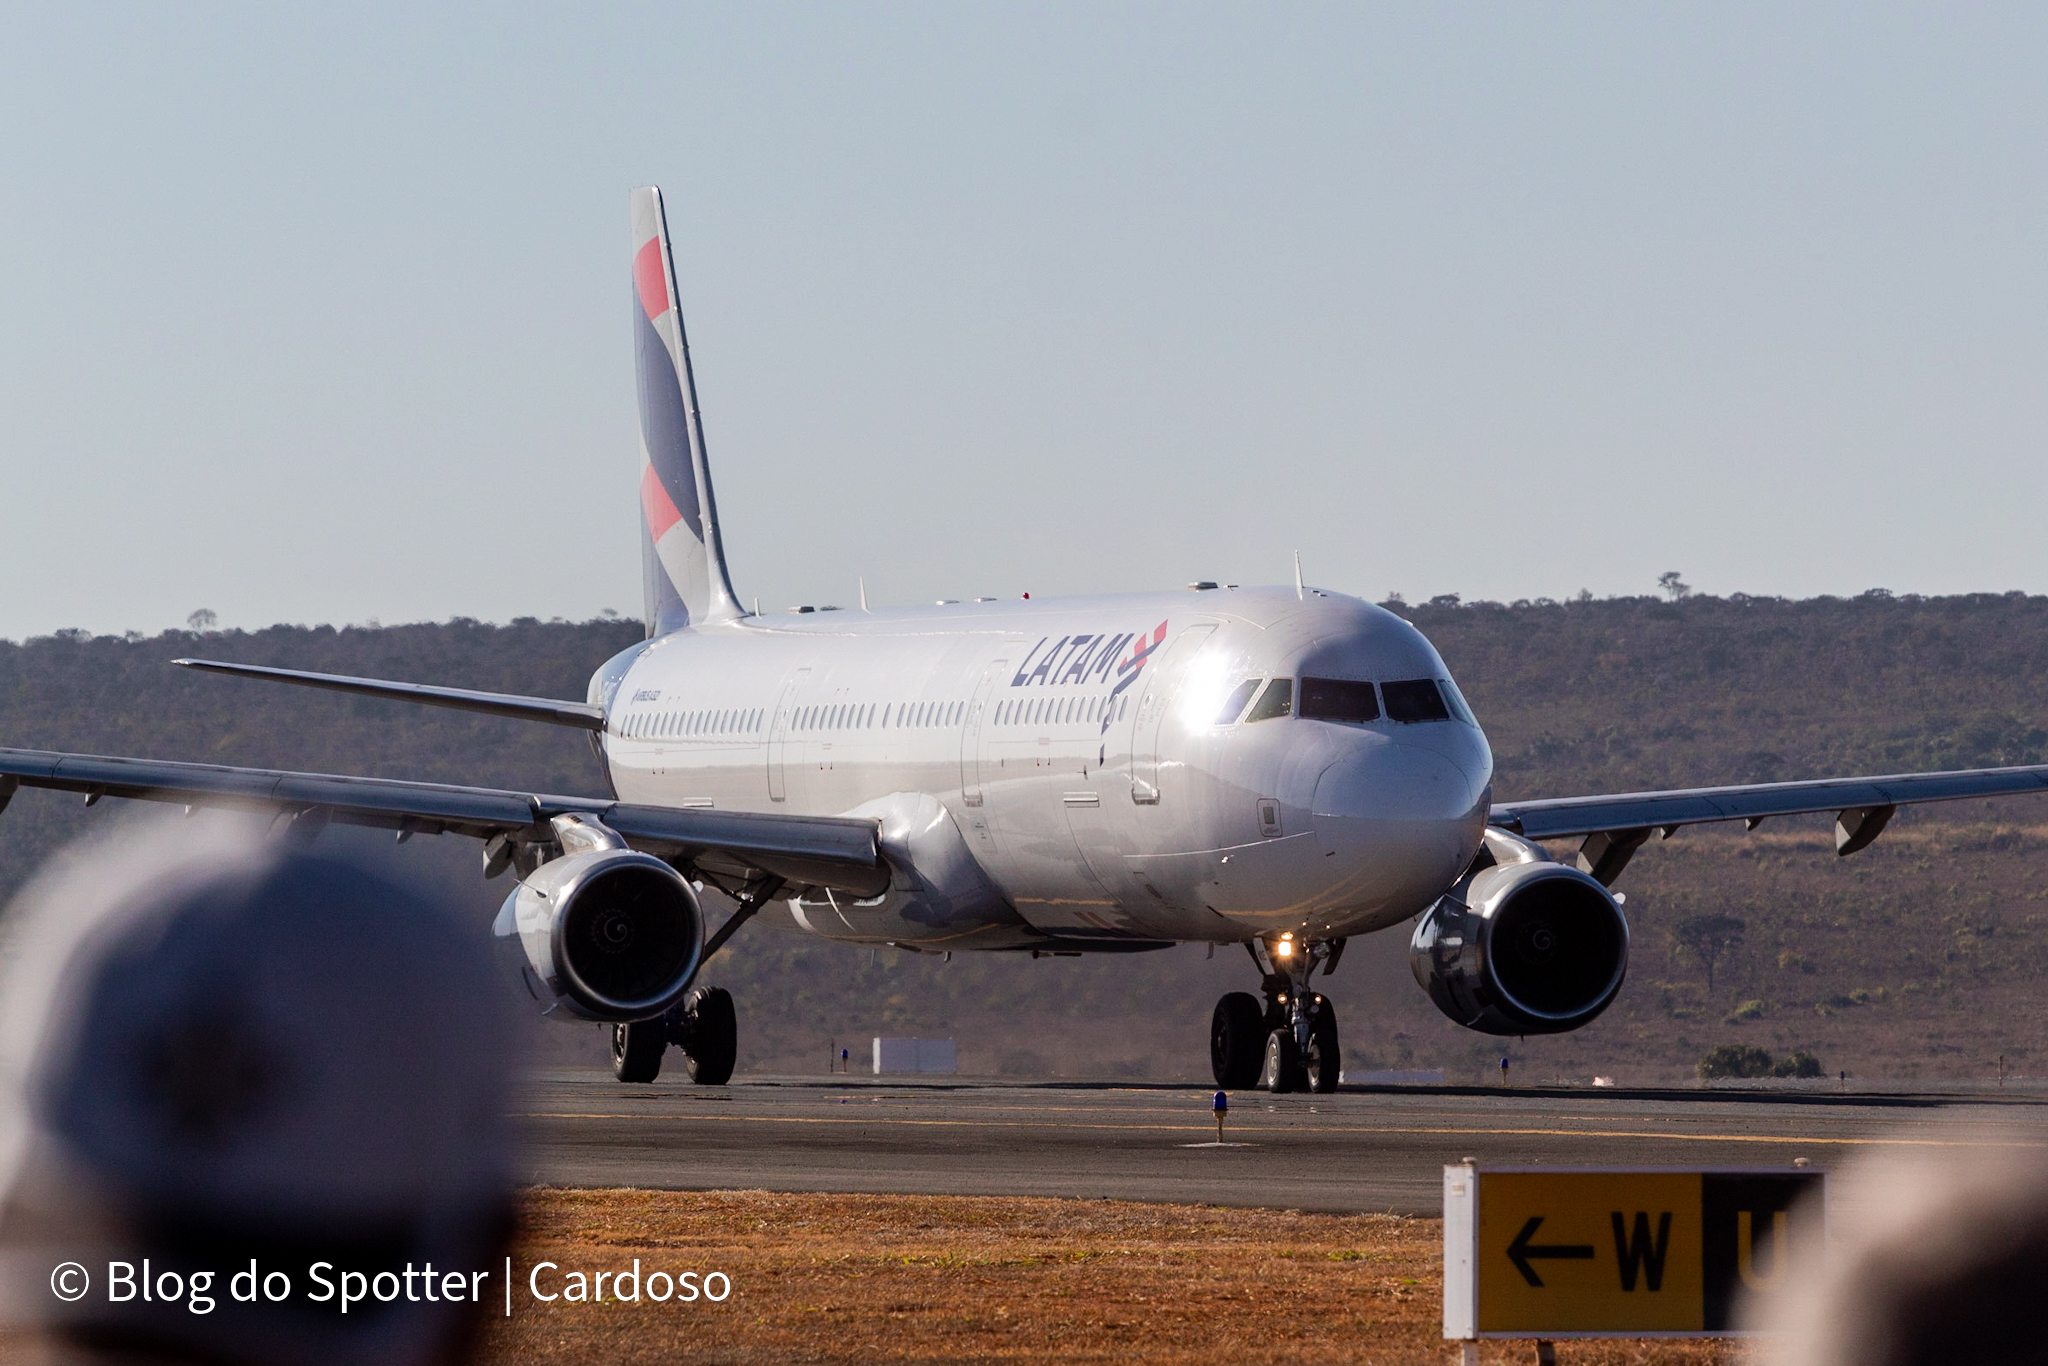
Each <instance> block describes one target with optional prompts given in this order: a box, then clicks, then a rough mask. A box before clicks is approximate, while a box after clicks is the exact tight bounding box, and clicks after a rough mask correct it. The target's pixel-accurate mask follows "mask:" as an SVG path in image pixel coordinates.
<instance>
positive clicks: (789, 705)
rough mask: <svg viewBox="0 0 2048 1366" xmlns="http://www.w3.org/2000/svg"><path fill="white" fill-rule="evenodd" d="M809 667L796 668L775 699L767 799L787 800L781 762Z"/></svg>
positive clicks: (807, 676) (770, 740)
mask: <svg viewBox="0 0 2048 1366" xmlns="http://www.w3.org/2000/svg"><path fill="white" fill-rule="evenodd" d="M810 676H811V671H810V670H809V669H798V670H797V671H796V672H795V673H794V674H791V675H790V678H789V681H788V682H787V683H784V684H783V685H782V696H781V697H779V698H777V699H776V701H775V719H774V721H773V723H772V724H771V728H770V729H769V732H768V800H769V801H771V802H780V801H787V800H788V797H789V792H788V789H787V788H786V787H785V786H784V785H783V763H784V760H785V758H786V757H787V755H788V752H789V723H790V718H791V716H792V715H793V713H794V712H795V711H796V699H797V696H798V694H800V693H801V692H802V691H803V686H804V684H805V683H806V682H808V681H809V680H810Z"/></svg>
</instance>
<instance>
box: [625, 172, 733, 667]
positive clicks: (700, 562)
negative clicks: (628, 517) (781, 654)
mask: <svg viewBox="0 0 2048 1366" xmlns="http://www.w3.org/2000/svg"><path fill="white" fill-rule="evenodd" d="M633 335H634V347H633V350H634V356H635V362H636V364H637V366H638V368H639V374H640V452H641V457H642V463H641V467H640V530H641V536H642V540H641V544H640V563H641V576H642V579H643V581H644V587H645V590H646V616H647V634H648V635H650V636H657V635H665V634H667V633H668V632H670V631H676V630H680V629H682V628H683V627H685V626H689V625H692V624H697V625H702V624H704V623H706V622H714V621H731V620H732V619H734V618H735V617H740V616H744V615H745V613H743V612H742V611H741V610H740V605H739V600H738V599H737V598H736V597H735V596H734V595H733V591H732V580H731V579H730V578H729V577H728V576H727V574H726V572H725V547H724V546H723V545H721V544H720V542H719V538H718V504H717V502H716V501H715V500H714V499H713V498H712V496H711V466H710V465H709V463H708V462H707V461H706V459H705V455H704V423H703V420H702V418H701V416H700V415H699V413H698V411H697V381H696V378H695V376H693V375H692V374H691V373H690V343H689V339H688V337H687V336H685V334H684V332H683V313H682V308H681V305H680V303H679V297H678V295H677V292H676V268H675V258H674V256H673V255H672V254H671V252H670V251H669V241H668V219H667V216H666V214H664V213H663V211H662V204H661V191H660V190H658V189H655V188H653V187H651V186H650V187H649V188H647V189H644V190H635V191H633Z"/></svg>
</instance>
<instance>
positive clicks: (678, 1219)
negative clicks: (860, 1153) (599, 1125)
mask: <svg viewBox="0 0 2048 1366" xmlns="http://www.w3.org/2000/svg"><path fill="white" fill-rule="evenodd" d="M1441 1228H1442V1226H1441V1225H1440V1224H1439V1223H1438V1222H1437V1221H1435V1220H1426V1219H1405V1218H1399V1217H1396V1216H1392V1215H1380V1214H1360V1215H1322V1214H1294V1213H1288V1212H1284V1211H1276V1210H1244V1209H1222V1208H1215V1207H1207V1206H1172V1205H1141V1204H1132V1203H1126V1202H1121V1201H1111V1200H1088V1201H1075V1200H1037V1199H1007V1198H990V1197H974V1198H960V1197H952V1196H874V1195H777V1194H769V1193H766V1192H761V1191H722V1192H710V1193H685V1192H667V1191H639V1190H609V1191H586V1190H577V1191H571V1190H539V1191H535V1192H533V1193H531V1194H530V1196H529V1197H528V1200H527V1203H526V1209H525V1217H524V1227H523V1229H522V1231H521V1234H520V1239H519V1244H518V1247H517V1250H516V1253H515V1263H516V1265H517V1266H518V1267H520V1268H522V1275H523V1269H524V1268H528V1267H531V1266H533V1265H534V1264H535V1263H536V1262H540V1261H552V1262H555V1263H557V1264H558V1265H559V1266H560V1267H561V1268H563V1269H564V1270H565V1271H566V1270H568V1269H573V1268H586V1269H589V1270H591V1271H597V1270H607V1271H613V1270H618V1269H625V1268H630V1266H631V1264H632V1261H633V1259H634V1258H636V1257H637V1258H639V1259H640V1261H641V1267H642V1270H643V1272H646V1271H653V1270H657V1269H666V1270H668V1271H670V1272H676V1271H684V1270H690V1271H696V1272H698V1273H700V1274H701V1273H703V1272H706V1271H712V1270H718V1271H723V1272H724V1273H725V1274H727V1275H728V1276H730V1277H731V1278H732V1284H733V1292H732V1295H731V1297H730V1298H729V1299H728V1300H726V1301H725V1302H724V1303H723V1304H716V1305H714V1304H707V1303H705V1302H703V1301H701V1300H700V1301H699V1302H697V1303H696V1304H693V1305H689V1306H684V1307H679V1306H677V1305H675V1304H673V1303H670V1304H668V1305H655V1304H648V1303H645V1302H642V1303H640V1304H637V1305H636V1304H622V1303H619V1302H617V1301H615V1300H611V1301H608V1302H605V1303H584V1304H574V1305H572V1304H568V1303H566V1302H557V1303H555V1304H553V1305H538V1304H534V1303H532V1302H531V1301H530V1300H528V1301H525V1302H522V1301H521V1300H520V1299H515V1300H514V1303H513V1314H512V1317H511V1318H510V1319H493V1320H491V1321H490V1323H489V1325H488V1327H487V1329H486V1333H485V1338H484V1342H483V1344H482V1346H483V1353H482V1359H483V1360H484V1361H487V1362H491V1363H506V1364H507V1366H510V1363H521V1366H526V1364H528V1363H542V1362H563V1363H570V1362H573V1363H579V1366H580V1363H587V1362H593V1361H602V1362H606V1363H618V1366H630V1364H631V1363H655V1362H660V1363H675V1362H692V1363H696V1362H705V1363H710V1362H720V1363H724V1362H731V1363H756V1362H758V1363H784V1362H849V1363H851V1362H863V1363H865V1362H948V1363H952V1362H970V1361H974V1362H1055V1361H1057V1362H1111V1361H1117V1362H1121V1361H1144V1362H1148V1363H1161V1364H1162V1366H1197V1363H1200V1364H1201V1366H1208V1363H1217V1366H1224V1364H1225V1363H1228V1364H1229V1366H1238V1364H1239V1363H1255V1362H1361V1363H1363V1362H1379V1363H1407V1362H1430V1363H1443V1362H1449V1361H1455V1360H1456V1359H1457V1355H1456V1351H1455V1349H1453V1348H1450V1347H1448V1346H1447V1345H1446V1344H1445V1343H1444V1342H1443V1340H1442V1338H1441V1336H1440V1328H1439V1325H1440V1322H1441V1319H1440V1314H1441V1305H1440V1298H1439V1291H1440V1279H1439V1278H1440V1273H1441V1260H1442V1259H1441V1256H1440V1251H1441V1245H1442V1231H1441ZM549 1274H550V1275H553V1273H549ZM1481 1359H1482V1360H1483V1361H1485V1362H1488V1363H1493V1362H1504V1361H1516V1362H1532V1361H1534V1360H1535V1351H1534V1348H1533V1346H1532V1344H1529V1343H1525V1342H1502V1343H1488V1344H1486V1346H1485V1348H1484V1350H1483V1352H1482V1357H1481ZM1558 1359H1559V1360H1560V1361H1561V1362H1568V1363H1623V1362H1648V1361H1656V1362H1699V1363H1708V1362H1725V1361H1732V1360H1734V1359H1735V1353H1734V1351H1733V1349H1731V1348H1730V1347H1728V1346H1727V1345H1725V1344H1717V1343H1664V1342H1611V1343H1579V1342H1572V1343H1564V1344H1560V1345H1559V1348H1558Z"/></svg>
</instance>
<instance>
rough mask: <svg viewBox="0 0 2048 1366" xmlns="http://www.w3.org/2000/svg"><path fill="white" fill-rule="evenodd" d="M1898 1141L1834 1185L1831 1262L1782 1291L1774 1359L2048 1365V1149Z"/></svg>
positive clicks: (1849, 1364)
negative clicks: (2046, 1307) (2047, 1301)
mask: <svg viewBox="0 0 2048 1366" xmlns="http://www.w3.org/2000/svg"><path fill="white" fill-rule="evenodd" d="M2038 1143H2039V1140H2038V1138H2035V1139H2031V1140H2030V1139H2026V1138H2021V1137H2018V1136H2015V1137H2014V1140H2013V1142H2012V1144H2011V1145H2004V1144H1994V1145H1992V1146H1985V1147H1977V1146H1969V1147H1941V1148H1920V1149H1897V1148H1893V1149H1886V1150H1881V1151H1880V1153H1879V1154H1878V1155H1877V1156H1875V1157H1872V1158H1868V1159H1866V1160H1864V1161H1862V1162H1859V1163H1857V1164H1855V1165H1852V1166H1851V1167H1849V1168H1848V1169H1847V1170H1846V1171H1845V1172H1844V1173H1843V1174H1842V1175H1841V1176H1840V1177H1838V1178H1836V1180H1835V1182H1834V1183H1833V1184H1834V1186H1835V1189H1834V1190H1833V1192H1832V1193H1831V1195H1830V1199H1829V1205H1830V1214H1829V1222H1830V1227H1829V1231H1828V1252H1827V1260H1826V1263H1825V1267H1826V1269H1825V1270H1824V1271H1823V1273H1822V1274H1821V1275H1820V1277H1819V1278H1818V1279H1817V1280H1816V1281H1815V1282H1814V1283H1813V1284H1812V1285H1811V1286H1809V1287H1806V1288H1804V1289H1801V1290H1798V1291H1796V1292H1794V1293H1790V1294H1785V1295H1783V1296H1782V1297H1780V1298H1779V1300H1778V1305H1777V1308H1776V1311H1775V1312H1776V1314H1777V1316H1778V1317H1777V1318H1776V1319H1775V1321H1772V1320H1763V1321H1758V1322H1755V1323H1753V1324H1752V1325H1751V1326H1753V1327H1756V1328H1762V1329H1766V1330H1769V1331H1771V1333H1772V1336H1771V1337H1770V1338H1768V1339H1766V1343H1765V1346H1764V1348H1763V1351H1762V1359H1763V1360H1764V1361H1765V1362H1767V1363H1771V1364H1772V1366H1935V1364H1936V1363H1943V1364H1944V1366H1945V1364H1946V1363H1951V1362H1959V1361H2019V1362H2027V1361H2048V1326H2044V1325H2048V1315H2044V1313H2043V1306H2042V1302H2041V1301H2040V1300H2038V1299H2036V1298H2035V1296H2037V1295H2039V1294H2041V1293H2042V1291H2041V1287H2042V1285H2043V1284H2044V1283H2048V1153H2044V1152H2043V1151H2042V1149H2041V1148H2040V1147H2039V1146H2038Z"/></svg>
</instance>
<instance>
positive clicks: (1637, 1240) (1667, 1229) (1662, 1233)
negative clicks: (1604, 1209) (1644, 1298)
mask: <svg viewBox="0 0 2048 1366" xmlns="http://www.w3.org/2000/svg"><path fill="white" fill-rule="evenodd" d="M1611 1217H1612V1218H1613V1220H1614V1260H1615V1262H1616V1263H1617V1264H1618V1265H1619V1266H1620V1267H1621V1288H1622V1289H1623V1290H1633V1289H1635V1288H1636V1276H1637V1275H1638V1274H1639V1273H1640V1274H1642V1276H1643V1280H1644V1281H1645V1283H1646V1284H1647V1285H1648V1286H1649V1288H1650V1289H1651V1290H1662V1289H1663V1288H1664V1254H1665V1253H1666V1252H1667V1251H1669V1250H1670V1247H1671V1212H1670V1211H1669V1210H1666V1211H1665V1212H1664V1213H1663V1214H1662V1215H1660V1216H1659V1217H1658V1219H1657V1239H1656V1241H1655V1242H1652V1241H1651V1240H1650V1216H1649V1215H1648V1214H1647V1213H1645V1212H1644V1211H1642V1210H1637V1211H1636V1226H1635V1229H1634V1230H1633V1236H1631V1231H1630V1230H1629V1229H1628V1228H1627V1227H1626V1226H1625V1225H1624V1224H1623V1223H1622V1220H1621V1211H1620V1210H1615V1211H1614V1212H1613V1215H1612V1216H1611Z"/></svg>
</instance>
